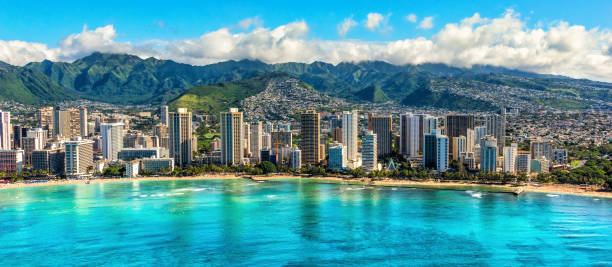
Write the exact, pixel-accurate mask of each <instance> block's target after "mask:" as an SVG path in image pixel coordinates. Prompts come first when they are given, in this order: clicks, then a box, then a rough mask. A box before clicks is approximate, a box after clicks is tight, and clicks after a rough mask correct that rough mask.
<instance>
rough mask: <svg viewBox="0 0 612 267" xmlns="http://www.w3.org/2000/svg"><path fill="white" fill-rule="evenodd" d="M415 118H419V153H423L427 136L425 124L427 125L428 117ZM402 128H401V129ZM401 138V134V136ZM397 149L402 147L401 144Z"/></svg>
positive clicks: (420, 115)
mask: <svg viewBox="0 0 612 267" xmlns="http://www.w3.org/2000/svg"><path fill="white" fill-rule="evenodd" d="M415 116H417V117H418V118H419V142H418V143H419V150H418V152H419V153H423V140H424V139H423V137H424V136H425V133H426V132H425V123H426V119H427V117H428V115H427V114H416V115H415ZM400 128H401V127H400ZM400 136H401V134H400ZM397 147H401V144H400V145H398V146H397Z"/></svg>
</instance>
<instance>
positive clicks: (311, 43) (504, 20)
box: [0, 10, 612, 81]
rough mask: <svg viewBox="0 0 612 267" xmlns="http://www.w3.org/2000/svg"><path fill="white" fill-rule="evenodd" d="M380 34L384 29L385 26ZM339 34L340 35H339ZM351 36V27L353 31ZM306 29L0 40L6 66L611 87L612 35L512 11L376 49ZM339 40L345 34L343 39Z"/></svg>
mask: <svg viewBox="0 0 612 267" xmlns="http://www.w3.org/2000/svg"><path fill="white" fill-rule="evenodd" d="M379 26H380V25H379ZM340 28H341V27H339V29H340ZM349 29H350V27H349ZM308 33H309V28H308V25H307V24H306V22H304V21H297V22H293V23H289V24H286V25H282V26H279V27H276V28H264V27H255V28H253V29H252V30H250V31H248V32H233V31H232V29H230V28H221V29H218V30H215V31H211V32H208V33H205V34H203V35H202V36H200V37H198V38H193V39H174V40H172V39H170V40H150V41H147V42H141V43H138V44H132V43H130V42H119V41H117V33H116V31H115V28H114V27H113V26H112V25H108V26H104V27H99V28H97V29H94V30H90V29H87V28H84V29H83V30H82V31H81V32H80V33H76V34H72V35H69V36H67V37H65V38H63V39H62V40H61V41H60V42H59V43H58V45H57V47H55V48H49V47H47V45H45V44H40V43H30V42H23V41H2V40H0V60H2V61H5V62H7V63H10V64H14V65H24V64H26V63H28V62H31V61H41V60H43V59H50V60H57V61H72V60H75V59H77V58H80V57H82V56H85V55H88V54H90V53H91V52H94V51H100V52H112V53H129V54H134V55H138V56H140V57H143V58H145V57H150V56H153V57H156V58H162V59H172V60H175V61H178V62H183V63H189V64H195V65H206V64H210V63H215V62H220V61H225V60H230V59H234V60H239V59H245V58H246V59H258V60H262V61H264V62H267V63H280V62H313V61H317V60H318V61H325V62H329V63H333V64H337V63H339V62H343V61H352V62H355V61H363V60H382V61H386V62H389V63H392V64H420V63H427V62H437V63H445V64H449V65H452V66H458V67H470V66H472V65H474V64H489V65H494V66H503V67H507V68H514V69H521V70H526V71H534V72H538V73H550V74H559V75H567V76H571V77H575V78H590V79H596V80H606V81H612V53H611V52H612V51H611V50H610V47H612V32H611V31H610V30H609V29H600V28H592V29H587V28H585V27H584V26H581V25H571V24H569V23H567V22H558V23H555V24H552V25H549V26H547V27H546V28H544V27H533V28H529V27H527V26H526V24H525V22H524V21H523V20H522V19H521V17H520V15H519V14H517V13H515V12H514V11H512V10H508V11H506V12H505V13H504V14H503V15H501V16H500V17H497V18H483V17H481V16H480V15H479V14H478V13H476V14H474V15H473V16H472V17H469V18H465V19H463V20H461V21H459V22H457V23H449V24H446V25H444V27H443V28H442V29H441V30H440V31H439V32H437V33H435V34H433V35H432V37H431V38H424V37H418V38H409V39H403V40H395V41H386V42H377V41H360V40H320V39H313V38H309V35H308ZM339 33H340V31H339Z"/></svg>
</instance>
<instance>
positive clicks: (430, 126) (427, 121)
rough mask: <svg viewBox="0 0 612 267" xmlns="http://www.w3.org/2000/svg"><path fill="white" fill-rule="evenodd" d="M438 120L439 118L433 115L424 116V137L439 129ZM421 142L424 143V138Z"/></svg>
mask: <svg viewBox="0 0 612 267" xmlns="http://www.w3.org/2000/svg"><path fill="white" fill-rule="evenodd" d="M438 121H439V119H438V118H437V117H433V116H425V118H423V138H424V136H425V135H426V134H430V133H431V131H434V130H437V129H438V124H439V123H438ZM420 142H421V143H423V142H424V139H423V140H422V141H420ZM421 151H422V150H421Z"/></svg>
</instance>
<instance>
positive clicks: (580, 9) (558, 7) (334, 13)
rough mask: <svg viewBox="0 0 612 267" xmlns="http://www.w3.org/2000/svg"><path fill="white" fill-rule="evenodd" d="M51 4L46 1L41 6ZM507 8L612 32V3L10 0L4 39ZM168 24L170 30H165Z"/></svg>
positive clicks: (175, 33)
mask: <svg viewBox="0 0 612 267" xmlns="http://www.w3.org/2000/svg"><path fill="white" fill-rule="evenodd" d="M41 2H47V3H41ZM508 8H512V9H514V10H515V11H516V12H517V13H520V14H521V15H522V17H523V19H524V20H526V22H527V24H528V25H537V24H538V23H540V24H543V25H548V24H550V23H554V22H557V21H559V20H564V21H568V22H570V23H572V24H579V25H584V26H586V27H587V28H592V27H597V26H600V27H604V28H612V18H611V17H610V15H611V14H612V1H610V0H607V1H606V0H603V1H598V0H595V1H588V4H579V3H578V1H533V0H532V1H422V0H421V1H329V0H328V1H319V0H314V1H286V0H285V1H265V2H264V1H233V0H226V1H180V3H179V1H177V2H172V1H170V2H169V1H125V0H124V1H82V0H80V1H56V2H55V1H54V2H52V1H30V0H22V1H4V4H3V5H2V8H0V39H3V40H23V41H29V42H41V43H45V44H48V45H50V46H55V45H56V44H57V42H58V41H59V40H60V39H61V38H62V37H65V36H68V35H69V34H72V33H75V32H78V31H80V30H81V28H82V27H83V25H87V26H88V27H89V28H96V27H99V26H105V25H108V24H112V25H114V27H115V29H116V30H117V32H118V33H119V36H118V39H117V40H119V41H132V42H137V41H141V40H147V39H175V38H193V37H196V36H200V35H202V34H204V33H206V32H209V31H214V30H216V29H218V28H222V27H231V26H232V25H235V24H236V23H237V22H238V21H240V20H242V19H245V18H248V17H255V16H257V17H259V18H260V19H261V20H263V22H264V26H265V27H276V26H279V25H284V24H287V23H290V22H293V21H298V20H304V21H306V22H307V23H308V25H309V27H310V34H309V37H310V38H321V39H331V40H334V39H342V37H340V36H338V32H337V29H336V25H337V24H338V23H340V22H341V21H342V20H343V19H345V18H347V17H349V16H351V15H352V16H353V19H354V20H355V21H356V22H362V21H364V20H365V19H366V16H367V14H368V13H370V12H377V13H380V14H383V15H389V14H390V16H389V19H388V20H389V22H388V24H389V25H391V26H392V27H393V30H390V31H388V32H386V33H380V32H371V31H368V30H366V29H365V28H364V27H355V28H354V29H353V30H351V31H350V32H349V33H348V34H347V35H346V37H345V38H354V39H361V40H372V41H375V40H378V41H387V40H396V39H401V38H411V37H417V36H424V37H429V36H431V35H432V34H433V33H435V32H436V31H437V30H439V29H440V28H441V27H443V26H444V25H445V24H446V23H449V22H457V21H459V20H461V19H462V18H465V17H470V16H472V15H473V14H474V13H476V12H478V13H480V14H481V15H482V16H483V17H496V16H499V15H500V14H502V13H504V11H505V10H506V9H508ZM408 14H415V15H416V16H417V18H418V19H419V21H420V20H421V19H422V18H424V17H429V16H432V17H433V18H434V19H433V25H434V27H433V28H432V29H418V28H416V25H415V24H414V23H410V22H408V21H406V20H405V16H406V15H408ZM160 24H161V25H165V27H161V26H160Z"/></svg>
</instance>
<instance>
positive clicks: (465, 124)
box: [446, 114, 474, 154]
mask: <svg viewBox="0 0 612 267" xmlns="http://www.w3.org/2000/svg"><path fill="white" fill-rule="evenodd" d="M470 128H474V116H472V115H464V114H460V115H446V135H447V136H448V138H450V139H452V138H453V137H459V136H460V135H463V136H467V129H470ZM452 148H453V147H452V146H451V147H450V149H449V153H450V154H452V153H453V149H452Z"/></svg>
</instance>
